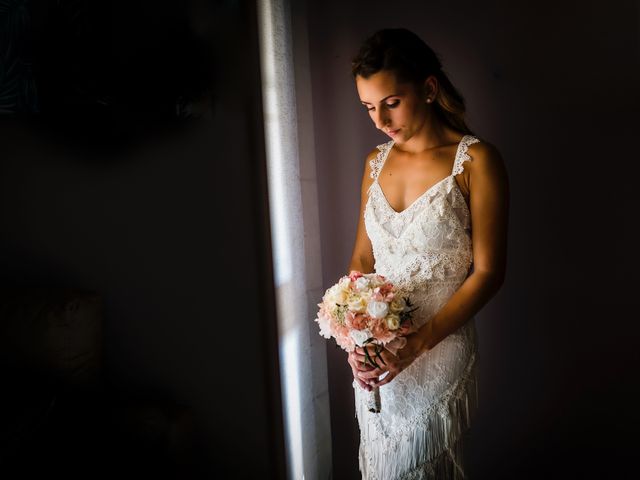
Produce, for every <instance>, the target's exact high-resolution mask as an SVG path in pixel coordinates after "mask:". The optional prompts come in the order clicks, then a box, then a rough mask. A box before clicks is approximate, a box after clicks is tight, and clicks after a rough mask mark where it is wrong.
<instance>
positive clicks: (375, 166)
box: [369, 140, 393, 180]
mask: <svg viewBox="0 0 640 480" xmlns="http://www.w3.org/2000/svg"><path fill="white" fill-rule="evenodd" d="M392 146H393V140H390V141H388V142H387V143H382V144H380V145H378V146H377V148H378V150H379V152H378V154H377V155H376V156H375V158H373V159H372V160H369V166H370V167H371V174H370V177H371V178H373V179H374V180H377V179H378V175H379V174H380V170H382V165H384V161H385V160H386V159H387V155H389V150H391V147H392Z"/></svg>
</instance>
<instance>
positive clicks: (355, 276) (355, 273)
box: [349, 270, 364, 282]
mask: <svg viewBox="0 0 640 480" xmlns="http://www.w3.org/2000/svg"><path fill="white" fill-rule="evenodd" d="M363 276H364V274H363V273H362V272H359V271H357V270H351V272H349V278H350V279H351V281H352V282H355V281H356V280H357V279H359V278H360V277H363Z"/></svg>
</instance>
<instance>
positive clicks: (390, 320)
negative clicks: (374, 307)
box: [386, 313, 400, 330]
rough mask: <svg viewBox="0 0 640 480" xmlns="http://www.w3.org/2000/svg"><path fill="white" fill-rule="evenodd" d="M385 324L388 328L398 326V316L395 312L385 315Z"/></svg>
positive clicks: (395, 328) (396, 327) (393, 328)
mask: <svg viewBox="0 0 640 480" xmlns="http://www.w3.org/2000/svg"><path fill="white" fill-rule="evenodd" d="M386 320H387V326H388V327H389V329H390V330H397V329H398V328H400V316H399V315H397V314H395V313H390V314H389V315H387V318H386Z"/></svg>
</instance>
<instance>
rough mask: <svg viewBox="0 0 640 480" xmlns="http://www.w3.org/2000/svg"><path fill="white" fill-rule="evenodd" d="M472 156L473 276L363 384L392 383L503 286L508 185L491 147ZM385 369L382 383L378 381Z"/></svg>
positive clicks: (363, 376)
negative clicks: (399, 374) (384, 365)
mask: <svg viewBox="0 0 640 480" xmlns="http://www.w3.org/2000/svg"><path fill="white" fill-rule="evenodd" d="M472 148H473V150H472V151H470V152H469V154H470V155H471V157H472V161H471V162H466V163H465V168H468V169H469V196H470V211H471V223H472V245H473V272H472V273H471V275H469V276H468V277H467V278H466V279H465V281H464V282H463V283H462V285H461V286H460V287H459V288H458V290H456V292H455V293H454V294H453V295H452V296H451V297H450V298H449V300H448V301H447V303H446V304H445V305H444V307H442V309H440V311H438V313H436V314H435V315H434V316H433V317H432V318H431V320H430V321H429V322H427V323H426V324H425V325H423V326H422V327H421V328H420V329H419V330H418V331H417V332H416V333H414V334H411V335H408V336H407V344H406V346H405V347H403V348H401V349H400V350H399V351H398V355H397V356H394V355H392V354H391V353H388V352H386V351H383V352H382V356H383V358H384V360H385V362H386V364H387V366H386V367H385V369H384V370H382V369H372V370H369V371H367V372H359V373H358V376H359V377H360V380H364V381H368V382H369V385H370V386H373V387H379V386H381V385H384V384H386V383H389V382H390V381H391V380H393V378H395V376H396V375H397V374H398V373H400V372H401V371H402V370H404V369H405V368H406V367H407V366H409V365H410V364H411V363H412V362H413V361H414V360H415V359H416V358H417V357H419V356H420V355H421V354H423V353H425V352H427V351H429V350H431V349H432V348H434V347H435V346H436V345H437V344H438V343H439V342H440V341H442V340H443V339H445V338H446V337H447V336H448V335H450V334H451V333H453V332H455V331H456V330H457V329H458V328H460V327H461V326H462V325H464V324H465V323H466V322H467V321H469V319H470V318H471V317H472V316H473V315H475V314H476V313H477V312H478V311H479V310H480V309H481V308H482V307H483V306H484V305H485V304H486V303H487V302H488V301H489V300H490V299H491V297H493V296H494V295H495V294H496V292H497V291H498V290H499V289H500V287H501V286H502V283H503V281H504V276H505V270H506V256H507V221H508V215H509V213H508V212H509V182H508V177H507V172H506V169H505V167H504V163H503V161H502V157H501V155H500V153H499V152H498V150H497V149H496V148H495V147H494V146H492V145H490V144H487V143H479V144H473V145H471V146H470V150H471V149H472ZM355 352H356V353H355V361H356V364H358V363H362V362H363V361H364V358H365V357H364V354H363V352H362V349H361V348H357V349H356V351H355ZM385 370H387V371H388V372H389V373H388V374H387V375H386V376H385V377H384V379H382V380H381V381H377V380H378V377H379V376H380V375H381V374H382V373H384V371H385Z"/></svg>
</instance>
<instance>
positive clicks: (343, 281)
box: [338, 277, 351, 290]
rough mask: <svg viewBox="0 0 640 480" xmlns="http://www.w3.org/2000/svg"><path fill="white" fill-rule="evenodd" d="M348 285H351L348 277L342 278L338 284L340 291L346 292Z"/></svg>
mask: <svg viewBox="0 0 640 480" xmlns="http://www.w3.org/2000/svg"><path fill="white" fill-rule="evenodd" d="M350 285H351V279H350V278H349V277H343V278H341V279H340V281H339V282H338V286H339V287H340V288H341V289H342V290H348V289H349V286H350Z"/></svg>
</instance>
